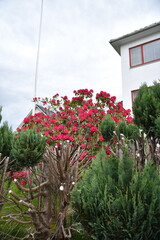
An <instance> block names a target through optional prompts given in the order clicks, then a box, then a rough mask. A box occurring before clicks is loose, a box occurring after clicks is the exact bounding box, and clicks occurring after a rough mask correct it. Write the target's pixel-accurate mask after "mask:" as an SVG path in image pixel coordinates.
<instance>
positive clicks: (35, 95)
mask: <svg viewBox="0 0 160 240" xmlns="http://www.w3.org/2000/svg"><path fill="white" fill-rule="evenodd" d="M42 19H43V0H41V12H40V23H39V33H38V47H37V58H36V69H35V79H34V83H35V85H34V97H35V98H36V97H37V80H38V67H39V53H40V44H41V32H42ZM35 107H36V104H35V103H34V107H33V115H34V114H35Z"/></svg>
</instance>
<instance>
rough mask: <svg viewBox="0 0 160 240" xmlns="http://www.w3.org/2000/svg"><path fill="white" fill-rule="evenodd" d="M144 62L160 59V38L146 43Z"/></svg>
mask: <svg viewBox="0 0 160 240" xmlns="http://www.w3.org/2000/svg"><path fill="white" fill-rule="evenodd" d="M143 47H144V62H150V61H154V60H157V59H160V40H157V41H154V42H151V43H148V44H145V45H144V46H143Z"/></svg>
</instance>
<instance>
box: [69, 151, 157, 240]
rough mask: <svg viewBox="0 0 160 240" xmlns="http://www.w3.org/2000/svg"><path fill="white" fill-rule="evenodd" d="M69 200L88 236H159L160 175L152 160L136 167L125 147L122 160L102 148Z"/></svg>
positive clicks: (142, 239)
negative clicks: (107, 153) (141, 167)
mask: <svg viewBox="0 0 160 240" xmlns="http://www.w3.org/2000/svg"><path fill="white" fill-rule="evenodd" d="M72 201H73V209H74V213H75V216H76V218H77V216H78V220H77V222H80V223H81V224H82V226H83V228H84V230H85V231H87V233H88V236H89V237H90V238H91V239H95V240H99V239H103V240H115V239H119V240H120V239H123V240H127V239H132V240H148V239H150V240H153V239H154V240H155V239H157V240H158V239H160V177H159V175H158V172H157V169H156V167H155V166H153V165H152V164H151V163H148V164H147V165H146V166H145V168H144V169H143V171H141V170H140V169H135V167H134V162H133V160H132V158H131V157H130V156H129V154H128V151H127V150H124V154H123V159H122V160H119V159H118V157H117V156H115V155H110V156H109V157H106V154H105V152H104V151H101V152H100V153H99V155H98V156H97V160H96V161H94V162H93V164H92V166H91V168H90V169H89V170H88V171H86V173H85V175H84V178H83V179H82V180H81V181H80V182H79V183H78V184H77V187H76V188H75V189H74V191H73V193H72Z"/></svg>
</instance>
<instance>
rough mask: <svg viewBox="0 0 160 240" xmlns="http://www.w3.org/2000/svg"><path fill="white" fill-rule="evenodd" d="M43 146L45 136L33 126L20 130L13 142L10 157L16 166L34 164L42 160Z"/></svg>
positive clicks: (22, 166) (21, 166)
mask: <svg viewBox="0 0 160 240" xmlns="http://www.w3.org/2000/svg"><path fill="white" fill-rule="evenodd" d="M45 146H46V139H45V137H44V136H42V135H41V134H40V133H39V132H36V130H35V129H34V128H33V129H27V130H25V131H21V132H19V134H18V135H17V136H16V138H15V141H14V142H13V145H12V151H11V158H12V159H14V160H15V165H16V166H17V167H18V168H24V167H31V166H34V165H36V164H37V163H38V162H40V161H41V160H42V156H43V153H44V150H45ZM16 166H15V167H16Z"/></svg>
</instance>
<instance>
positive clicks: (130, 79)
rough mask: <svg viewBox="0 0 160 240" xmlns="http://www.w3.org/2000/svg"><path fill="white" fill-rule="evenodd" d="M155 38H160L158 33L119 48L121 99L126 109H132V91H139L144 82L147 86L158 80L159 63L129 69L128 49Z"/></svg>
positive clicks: (159, 76) (159, 75)
mask: <svg viewBox="0 0 160 240" xmlns="http://www.w3.org/2000/svg"><path fill="white" fill-rule="evenodd" d="M157 38H160V33H157V34H154V35H152V36H147V37H144V38H142V39H139V40H136V41H134V42H130V43H128V44H125V45H122V46H121V67H122V97H123V104H124V108H126V109H128V108H130V109H132V100H131V91H132V90H137V89H139V87H140V86H141V85H142V84H143V83H144V82H146V83H147V85H152V84H153V82H154V81H155V80H160V61H156V62H152V63H147V64H144V65H141V66H138V67H134V68H130V63H129V48H131V47H134V46H136V45H139V44H142V43H145V42H149V41H152V40H154V39H157Z"/></svg>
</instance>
